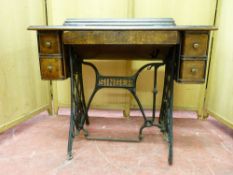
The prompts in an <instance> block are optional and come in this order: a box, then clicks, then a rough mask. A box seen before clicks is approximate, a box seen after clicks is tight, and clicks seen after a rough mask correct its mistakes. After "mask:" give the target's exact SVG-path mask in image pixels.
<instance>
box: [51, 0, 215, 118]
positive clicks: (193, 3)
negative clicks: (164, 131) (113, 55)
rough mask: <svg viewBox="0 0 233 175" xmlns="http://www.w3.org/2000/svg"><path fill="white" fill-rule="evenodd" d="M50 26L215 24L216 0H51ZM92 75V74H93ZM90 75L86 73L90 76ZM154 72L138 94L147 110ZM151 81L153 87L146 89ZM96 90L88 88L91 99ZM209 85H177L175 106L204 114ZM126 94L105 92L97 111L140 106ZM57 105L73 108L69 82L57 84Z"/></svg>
mask: <svg viewBox="0 0 233 175" xmlns="http://www.w3.org/2000/svg"><path fill="white" fill-rule="evenodd" d="M48 4H49V8H48V11H49V23H50V24H62V23H63V21H64V20H65V19H66V18H71V17H73V18H74V17H76V18H127V17H138V18H142V17H173V18H174V19H175V20H176V23H177V24H180V25H182V24H186V25H192V24H194V25H195V24H196V25H197V24H199V25H212V24H213V20H214V13H215V5H216V0H205V1H203V0H48ZM142 63H143V62H125V61H121V62H118V63H117V64H110V65H109V66H108V67H106V64H105V63H103V64H98V65H99V67H100V70H101V72H106V73H109V72H111V71H114V72H113V73H118V74H119V73H120V72H121V73H122V74H126V75H127V74H129V73H133V72H135V71H136V69H137V68H138V67H140V65H142ZM89 72H90V71H89ZM89 72H86V73H88V74H90V73H89ZM163 72H164V70H163V69H161V70H160V71H159V76H160V78H159V82H158V87H159V93H158V103H157V104H158V105H157V107H159V106H160V104H159V102H160V100H161V95H162V94H161V90H162V85H163V82H162V78H161V76H163ZM151 75H152V72H150V71H147V72H146V73H144V74H143V75H142V76H141V78H140V81H139V82H138V88H137V90H138V95H139V97H140V99H141V100H142V102H143V104H144V106H145V107H147V108H150V107H151V102H152V99H151V94H152V93H151V92H152V88H151V87H152V76H151ZM145 82H147V83H148V82H149V86H145ZM150 85H151V86H150ZM91 91H92V89H91V85H90V84H87V85H86V92H87V96H88V95H90V92H91ZM204 92H205V85H188V84H182V85H180V84H175V97H174V106H175V108H178V109H191V110H196V111H197V110H198V111H199V113H201V112H202V106H203V102H204ZM126 94H128V92H125V91H123V90H122V91H120V90H118V91H115V92H114V91H112V90H102V91H100V92H99V93H98V94H97V98H95V99H94V101H93V104H92V107H94V108H106V107H107V108H118V109H119V108H121V109H122V108H124V107H125V106H127V105H126V103H127V102H130V103H131V107H132V108H136V107H137V105H136V103H135V101H134V100H132V98H130V97H129V96H128V95H126ZM54 95H55V96H54V97H55V106H69V103H70V99H69V97H70V92H69V81H65V82H61V81H59V82H57V83H54Z"/></svg>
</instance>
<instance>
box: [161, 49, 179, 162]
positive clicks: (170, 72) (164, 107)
mask: <svg viewBox="0 0 233 175" xmlns="http://www.w3.org/2000/svg"><path fill="white" fill-rule="evenodd" d="M175 52H176V47H174V48H172V49H171V52H170V56H169V57H168V58H167V59H166V60H165V64H166V67H165V77H164V88H163V98H162V104H161V109H160V117H159V123H160V124H161V131H162V132H163V134H164V137H165V138H166V140H167V141H168V149H169V150H168V163H169V165H171V164H172V161H173V86H174V61H175Z"/></svg>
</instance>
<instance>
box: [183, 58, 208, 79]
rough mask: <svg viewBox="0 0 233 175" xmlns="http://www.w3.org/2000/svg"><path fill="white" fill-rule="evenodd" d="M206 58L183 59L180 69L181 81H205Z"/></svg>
mask: <svg viewBox="0 0 233 175" xmlns="http://www.w3.org/2000/svg"><path fill="white" fill-rule="evenodd" d="M205 70H206V61H205V60H181V63H180V70H179V81H180V82H197V83H201V82H204V81H205Z"/></svg>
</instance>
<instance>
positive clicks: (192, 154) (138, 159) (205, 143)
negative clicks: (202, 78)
mask: <svg viewBox="0 0 233 175" xmlns="http://www.w3.org/2000/svg"><path fill="white" fill-rule="evenodd" d="M66 112H67V111H63V113H62V114H63V115H61V116H59V117H52V116H49V115H48V114H47V113H45V112H44V113H41V114H39V115H37V116H35V117H34V118H32V119H31V120H28V121H27V122H24V123H22V124H21V125H18V126H16V127H14V128H12V129H10V130H8V131H6V132H5V133H2V134H0V174H1V175H34V174H35V175H37V174H38V175H47V174H48V175H62V174H64V175H75V174H78V175H154V174H156V175H157V174H161V175H233V130H231V129H229V128H227V127H225V126H223V125H222V124H220V123H218V122H217V121H216V120H214V119H213V118H209V119H208V120H206V121H200V120H197V119H195V118H196V116H195V113H192V112H190V113H189V112H175V113H174V117H175V119H174V163H173V165H172V166H169V165H168V163H167V151H168V148H167V143H166V142H165V141H164V139H163V137H162V134H161V132H160V131H159V129H158V128H147V129H145V130H144V132H143V133H144V139H143V141H142V142H140V143H125V142H108V141H88V140H85V139H84V137H83V133H81V134H80V136H78V137H76V138H75V141H74V147H73V152H74V158H73V159H72V160H71V161H67V160H66V150H67V139H68V129H69V116H68V115H65V113H66ZM91 114H92V115H95V116H99V117H91V125H90V126H88V129H89V132H90V134H91V135H98V136H100V135H101V136H109V137H121V138H129V137H130V138H135V137H137V134H138V129H139V127H140V126H141V124H142V118H141V117H132V118H131V119H125V118H121V117H120V116H121V114H119V112H118V113H117V112H115V113H112V112H111V111H105V115H103V116H106V115H107V116H109V117H111V116H114V118H104V117H103V116H102V114H103V112H102V113H99V112H98V111H92V113H91ZM99 114H101V115H99ZM134 114H137V113H134Z"/></svg>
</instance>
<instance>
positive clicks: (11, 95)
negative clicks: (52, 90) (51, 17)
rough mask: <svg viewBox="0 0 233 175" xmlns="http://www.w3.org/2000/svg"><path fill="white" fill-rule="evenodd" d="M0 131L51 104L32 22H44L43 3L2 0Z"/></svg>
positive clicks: (0, 12)
mask: <svg viewBox="0 0 233 175" xmlns="http://www.w3.org/2000/svg"><path fill="white" fill-rule="evenodd" d="M0 3H1V11H0V21H1V28H0V38H1V39H0V132H1V131H4V130H5V129H7V128H9V127H11V126H13V125H15V124H17V123H19V122H22V121H23V120H26V119H27V118H29V117H31V116H32V115H33V114H35V113H37V112H39V111H42V110H45V109H47V108H48V107H49V104H50V98H49V84H48V82H45V81H41V79H40V70H39V62H38V55H37V43H36V34H35V32H31V31H27V27H28V26H29V25H32V24H45V20H44V19H45V16H44V3H43V1H38V0H30V1H29V0H20V1H9V0H1V1H0Z"/></svg>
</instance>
